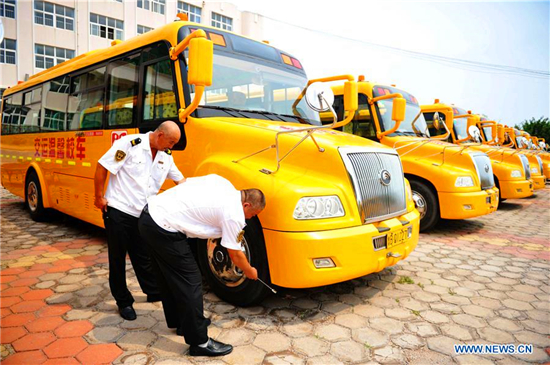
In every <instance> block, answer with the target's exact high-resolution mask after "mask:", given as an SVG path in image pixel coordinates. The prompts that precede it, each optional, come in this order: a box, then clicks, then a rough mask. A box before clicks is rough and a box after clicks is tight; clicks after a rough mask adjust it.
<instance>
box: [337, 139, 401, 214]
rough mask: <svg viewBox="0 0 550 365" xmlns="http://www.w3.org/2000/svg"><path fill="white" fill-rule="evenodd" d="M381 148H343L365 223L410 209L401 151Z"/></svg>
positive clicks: (342, 151) (342, 152)
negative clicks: (371, 149)
mask: <svg viewBox="0 0 550 365" xmlns="http://www.w3.org/2000/svg"><path fill="white" fill-rule="evenodd" d="M381 151H383V152H378V151H377V152H363V150H359V149H354V150H353V149H345V148H342V149H340V154H341V155H342V158H343V159H344V164H345V165H346V168H347V170H348V173H349V175H350V178H351V180H352V182H353V187H354V189H355V196H356V198H357V206H358V208H359V212H360V214H361V217H362V219H363V222H364V223H369V222H374V221H380V220H382V219H387V218H390V217H395V216H398V215H400V214H403V213H405V212H406V210H407V202H406V196H405V182H404V177H403V168H402V166H401V160H400V159H399V155H397V154H396V153H394V152H386V151H384V150H381Z"/></svg>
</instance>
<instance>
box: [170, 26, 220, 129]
mask: <svg viewBox="0 0 550 365" xmlns="http://www.w3.org/2000/svg"><path fill="white" fill-rule="evenodd" d="M187 47H189V61H188V67H187V68H188V71H187V82H188V83H189V84H190V85H193V86H195V97H194V98H193V101H192V102H191V104H189V105H188V106H187V107H186V108H180V109H179V110H178V117H179V120H180V122H182V123H184V124H185V123H186V121H187V117H188V116H189V115H190V114H191V113H192V112H193V111H195V109H197V107H198V106H199V103H200V101H201V99H202V96H203V95H204V88H205V87H206V86H210V85H212V74H213V69H214V43H213V42H212V41H211V40H209V39H207V38H206V32H205V31H204V30H202V29H198V30H196V31H194V32H192V33H191V34H189V35H188V36H187V37H185V39H184V40H182V41H181V42H179V43H178V44H177V45H176V46H175V47H171V48H170V51H169V52H170V59H171V60H172V61H176V60H177V59H178V58H179V55H180V54H181V53H182V52H183V51H184V50H185V49H186V48H187Z"/></svg>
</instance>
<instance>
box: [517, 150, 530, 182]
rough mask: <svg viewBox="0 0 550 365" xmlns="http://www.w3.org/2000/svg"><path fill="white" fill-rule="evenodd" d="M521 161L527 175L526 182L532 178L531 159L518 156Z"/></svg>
mask: <svg viewBox="0 0 550 365" xmlns="http://www.w3.org/2000/svg"><path fill="white" fill-rule="evenodd" d="M518 156H519V159H520V160H521V165H522V166H523V172H524V173H525V180H529V179H530V178H531V168H530V167H529V159H528V158H527V156H525V155H522V154H518Z"/></svg>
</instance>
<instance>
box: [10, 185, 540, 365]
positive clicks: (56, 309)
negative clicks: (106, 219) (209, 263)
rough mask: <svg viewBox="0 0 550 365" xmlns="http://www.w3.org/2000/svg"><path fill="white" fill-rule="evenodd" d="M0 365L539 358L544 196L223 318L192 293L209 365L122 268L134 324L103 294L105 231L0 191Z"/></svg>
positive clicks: (448, 227)
mask: <svg viewBox="0 0 550 365" xmlns="http://www.w3.org/2000/svg"><path fill="white" fill-rule="evenodd" d="M0 208H1V231H0V233H1V271H0V285H1V287H0V299H1V302H0V307H1V308H0V309H1V325H0V336H1V348H0V350H1V359H2V364H5V365H8V364H30V363H45V364H77V363H85V364H96V363H111V362H114V363H116V364H152V363H155V364H170V363H180V364H181V363H195V364H196V363H210V362H212V363H227V364H237V363H238V364H253V363H265V364H305V363H307V364H332V363H411V364H448V363H459V364H490V363H497V364H512V363H514V364H517V363H520V364H521V363H524V362H525V363H527V362H529V363H544V362H548V361H550V337H549V335H550V284H549V283H550V281H549V280H550V189H549V188H546V189H545V190H543V191H539V192H538V193H537V194H536V197H534V198H531V199H524V200H515V201H507V202H505V203H503V205H502V208H501V209H500V210H499V211H497V212H496V213H494V214H492V215H489V216H486V217H481V218H478V219H471V220H467V221H447V222H444V223H443V224H441V225H440V227H439V228H438V229H437V230H435V231H434V232H432V233H430V234H422V235H421V238H420V243H419V245H418V248H417V249H416V251H415V252H413V253H412V254H411V256H410V257H409V258H408V259H407V260H405V261H404V262H401V263H400V264H398V265H396V266H395V267H393V268H390V269H386V270H384V271H382V272H381V273H378V274H372V275H368V276H366V277H363V278H360V279H357V280H353V281H350V282H346V283H342V284H338V285H332V286H329V287H322V288H315V289H308V290H281V291H280V293H279V294H278V295H277V296H271V297H269V298H268V299H266V300H265V301H264V302H263V303H262V305H261V306H258V307H253V308H235V307H233V306H232V305H229V304H227V303H224V302H222V301H220V300H219V299H218V298H216V296H215V295H213V294H212V293H206V295H205V308H206V311H207V313H206V314H207V316H210V317H211V318H212V322H213V324H212V325H211V326H210V328H209V334H210V336H211V337H214V338H217V339H219V340H221V341H225V342H229V343H231V344H233V345H234V346H235V350H234V351H233V353H232V354H230V355H228V356H225V357H223V358H218V359H208V358H191V357H187V356H185V354H186V352H187V346H186V345H185V344H184V342H183V338H181V337H178V336H176V334H175V332H174V330H169V329H167V328H166V325H165V321H164V317H163V313H162V309H161V307H160V303H154V304H152V303H146V302H145V296H144V295H143V294H142V293H141V292H140V290H139V286H138V285H137V282H136V280H135V277H134V274H133V271H132V269H131V266H130V265H128V277H129V283H130V288H131V290H132V291H133V293H134V296H135V298H136V301H137V303H135V309H136V311H137V313H138V319H137V320H136V321H131V322H129V321H123V320H122V319H121V318H120V317H119V315H118V314H117V310H116V306H115V304H114V301H113V299H112V297H111V295H110V293H109V288H108V281H107V273H108V266H107V249H106V245H105V238H104V236H105V235H104V231H103V230H101V229H99V228H97V227H94V226H91V225H88V224H86V223H83V222H81V221H78V220H75V219H72V218H69V217H65V216H59V217H58V218H55V219H53V220H52V221H51V222H48V223H41V224H37V223H35V222H33V221H31V220H30V218H29V215H28V213H27V212H26V211H24V210H23V204H22V202H21V200H20V199H18V198H16V197H14V196H13V195H11V194H10V193H8V192H7V191H6V190H4V189H1V191H0ZM466 343H478V344H489V343H499V344H500V343H503V344H520V343H527V344H533V345H534V352H533V353H532V354H530V355H462V356H457V355H455V354H454V351H453V344H466Z"/></svg>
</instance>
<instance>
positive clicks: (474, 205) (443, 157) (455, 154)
mask: <svg viewBox="0 0 550 365" xmlns="http://www.w3.org/2000/svg"><path fill="white" fill-rule="evenodd" d="M361 79H362V78H360V80H361ZM358 88H359V110H358V112H357V113H356V115H355V116H354V119H353V122H352V123H350V124H348V125H347V126H346V127H344V131H347V132H349V133H352V134H354V135H358V136H361V137H364V138H366V139H370V140H373V141H377V142H378V141H379V142H381V143H382V144H384V145H386V146H388V147H392V148H395V149H396V150H397V152H398V153H399V155H400V156H401V160H402V162H403V168H404V170H405V176H406V177H407V179H408V180H409V181H410V184H411V188H412V191H413V199H414V201H415V203H416V207H417V209H418V210H419V211H420V214H421V220H420V230H421V231H426V230H429V229H430V228H432V227H433V226H435V225H436V224H437V222H438V221H439V220H440V219H441V218H445V219H465V218H472V217H478V216H481V215H484V214H489V213H492V212H494V211H495V210H496V209H497V206H498V191H497V189H496V188H495V186H494V185H495V184H494V181H493V173H492V169H491V164H490V161H489V158H488V157H487V156H486V155H485V154H484V153H482V152H478V151H473V150H469V151H466V150H465V149H464V148H459V147H457V146H455V145H453V144H450V143H447V142H444V141H439V140H434V139H430V131H429V127H428V125H427V123H426V120H425V119H424V116H423V114H422V112H421V110H420V105H419V104H418V101H417V100H416V98H415V97H414V96H413V95H412V94H410V93H408V92H405V91H403V90H399V89H397V88H395V87H392V86H385V85H379V84H376V83H373V82H368V81H361V82H358ZM333 89H334V91H335V94H336V95H340V99H339V100H337V102H338V103H340V105H341V103H342V96H343V95H344V88H343V87H342V86H337V87H334V88H333ZM396 98H404V99H405V101H406V117H405V120H403V121H402V122H397V123H395V122H393V121H392V117H391V115H392V112H393V108H394V105H393V100H395V99H396ZM336 105H338V104H336ZM341 112H343V110H342V108H341Z"/></svg>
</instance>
